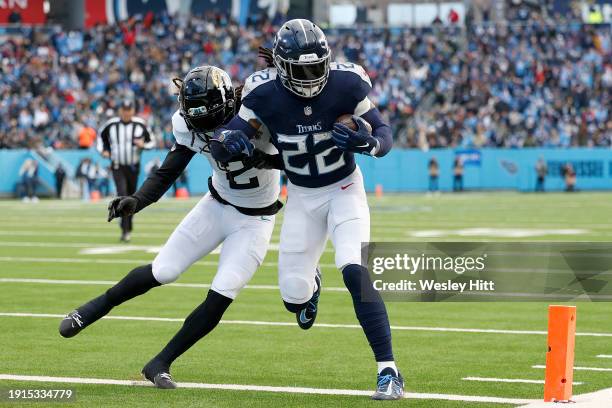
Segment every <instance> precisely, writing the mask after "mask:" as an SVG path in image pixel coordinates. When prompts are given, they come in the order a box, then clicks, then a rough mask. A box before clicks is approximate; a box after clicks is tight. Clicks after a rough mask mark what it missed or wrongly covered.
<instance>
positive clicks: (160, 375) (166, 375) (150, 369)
mask: <svg viewBox="0 0 612 408" xmlns="http://www.w3.org/2000/svg"><path fill="white" fill-rule="evenodd" d="M142 375H143V376H144V378H146V379H147V380H149V381H151V382H152V383H153V384H155V387H157V388H161V389H164V390H173V389H175V388H176V383H175V382H174V380H172V376H171V375H170V367H168V365H167V364H164V363H162V362H160V361H157V360H155V359H153V360H151V361H149V362H148V363H147V365H146V366H144V368H143V369H142Z"/></svg>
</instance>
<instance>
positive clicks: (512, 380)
mask: <svg viewBox="0 0 612 408" xmlns="http://www.w3.org/2000/svg"><path fill="white" fill-rule="evenodd" d="M462 380H464V381H481V382H501V383H525V384H544V380H527V379H522V378H489V377H464V378H462ZM582 384H584V383H582V382H574V383H573V385H582Z"/></svg>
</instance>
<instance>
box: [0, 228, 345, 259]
mask: <svg viewBox="0 0 612 408" xmlns="http://www.w3.org/2000/svg"><path fill="white" fill-rule="evenodd" d="M145 235H146V234H145ZM169 235H170V233H168V236H169ZM0 246H5V247H16V248H30V247H33V248H83V251H80V252H79V253H80V254H83V255H108V254H121V253H128V252H147V253H152V254H156V253H158V252H159V250H160V249H161V248H162V247H161V245H126V244H116V245H113V244H100V243H93V242H90V243H87V242H32V241H0ZM279 246H280V243H279V242H271V243H270V245H269V246H268V251H269V252H278V250H279ZM220 252H221V246H219V247H218V248H216V249H215V250H214V251H212V252H211V253H212V254H219V253H220ZM323 252H326V253H331V252H334V251H333V249H331V248H325V249H324V250H323Z"/></svg>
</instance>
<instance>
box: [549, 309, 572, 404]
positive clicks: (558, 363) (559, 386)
mask: <svg viewBox="0 0 612 408" xmlns="http://www.w3.org/2000/svg"><path fill="white" fill-rule="evenodd" d="M575 339H576V306H555V305H550V306H548V352H547V353H546V377H545V380H544V401H546V402H549V401H559V402H563V401H570V400H571V398H572V383H573V380H574V345H575Z"/></svg>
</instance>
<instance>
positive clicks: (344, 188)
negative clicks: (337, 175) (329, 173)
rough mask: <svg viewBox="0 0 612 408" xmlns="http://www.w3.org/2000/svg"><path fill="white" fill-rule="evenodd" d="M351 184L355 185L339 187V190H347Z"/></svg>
mask: <svg viewBox="0 0 612 408" xmlns="http://www.w3.org/2000/svg"><path fill="white" fill-rule="evenodd" d="M353 184H355V183H350V184H347V185H346V186H340V188H341V189H342V190H346V189H347V188H349V187H350V186H352V185H353Z"/></svg>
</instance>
